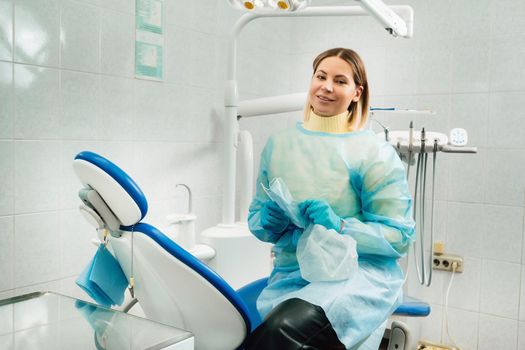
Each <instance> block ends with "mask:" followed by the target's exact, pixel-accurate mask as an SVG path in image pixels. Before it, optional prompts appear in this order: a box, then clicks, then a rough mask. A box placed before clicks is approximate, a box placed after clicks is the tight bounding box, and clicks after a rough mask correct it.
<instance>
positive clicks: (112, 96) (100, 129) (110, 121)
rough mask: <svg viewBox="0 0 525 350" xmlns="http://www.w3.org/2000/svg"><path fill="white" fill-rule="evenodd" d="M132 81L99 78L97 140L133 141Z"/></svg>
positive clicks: (133, 102)
mask: <svg viewBox="0 0 525 350" xmlns="http://www.w3.org/2000/svg"><path fill="white" fill-rule="evenodd" d="M134 105H135V88H134V81H133V80H131V79H126V78H117V77H109V76H101V77H100V113H99V114H98V119H97V122H96V125H97V138H98V139H101V140H109V141H115V140H133V139H135V137H136V136H137V134H139V133H140V131H138V132H137V131H135V109H134Z"/></svg>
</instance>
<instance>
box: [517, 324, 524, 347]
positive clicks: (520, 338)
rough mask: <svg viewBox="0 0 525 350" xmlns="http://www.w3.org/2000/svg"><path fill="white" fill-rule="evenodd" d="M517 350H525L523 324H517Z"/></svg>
mask: <svg viewBox="0 0 525 350" xmlns="http://www.w3.org/2000/svg"><path fill="white" fill-rule="evenodd" d="M518 350H525V322H519V326H518Z"/></svg>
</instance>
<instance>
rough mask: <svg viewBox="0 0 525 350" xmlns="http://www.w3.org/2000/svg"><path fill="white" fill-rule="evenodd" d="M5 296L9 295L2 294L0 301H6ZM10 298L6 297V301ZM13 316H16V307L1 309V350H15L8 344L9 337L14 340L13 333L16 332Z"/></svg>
mask: <svg viewBox="0 0 525 350" xmlns="http://www.w3.org/2000/svg"><path fill="white" fill-rule="evenodd" d="M3 294H7V293H0V300H2V299H4V296H3ZM7 298H8V296H7V295H6V296H5V299H7ZM13 314H14V306H13V305H3V306H2V308H0V347H1V349H13V348H14V347H13V346H12V345H10V346H8V345H7V344H9V343H8V342H7V340H8V337H9V338H12V332H13V330H14V327H13V318H14V317H13Z"/></svg>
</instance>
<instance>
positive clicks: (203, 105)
mask: <svg viewBox="0 0 525 350" xmlns="http://www.w3.org/2000/svg"><path fill="white" fill-rule="evenodd" d="M168 94H169V95H173V96H175V95H179V93H177V92H174V93H171V89H170V90H168ZM211 96H213V91H212V90H208V89H204V88H198V87H191V88H188V89H187V94H183V95H182V96H177V97H176V98H175V99H169V100H168V107H169V110H170V113H171V115H173V118H174V119H175V118H176V119H177V120H178V122H177V124H179V123H180V125H181V128H178V126H177V128H176V129H177V130H176V132H175V133H174V137H175V138H174V139H176V140H181V141H186V142H194V143H208V142H219V140H220V139H219V135H217V134H216V131H217V129H220V126H219V120H218V119H217V118H219V119H220V117H219V115H223V114H222V113H218V111H217V107H215V106H214V105H213V101H212V99H210V97H211ZM184 97H186V99H185V100H186V101H185V102H184V103H183V102H182V101H180V100H181V99H184ZM179 101H180V102H179ZM175 104H176V105H175ZM181 105H183V106H184V107H183V108H184V109H182V110H180V109H179V107H178V106H181ZM170 106H171V108H170ZM171 111H173V112H171ZM179 113H182V114H180V115H179ZM182 119H187V120H184V121H183V120H182ZM220 134H222V131H221V132H220Z"/></svg>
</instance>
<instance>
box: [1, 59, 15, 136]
mask: <svg viewBox="0 0 525 350" xmlns="http://www.w3.org/2000/svg"><path fill="white" fill-rule="evenodd" d="M12 137H13V64H12V63H8V62H1V61H0V139H10V138H12Z"/></svg>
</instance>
